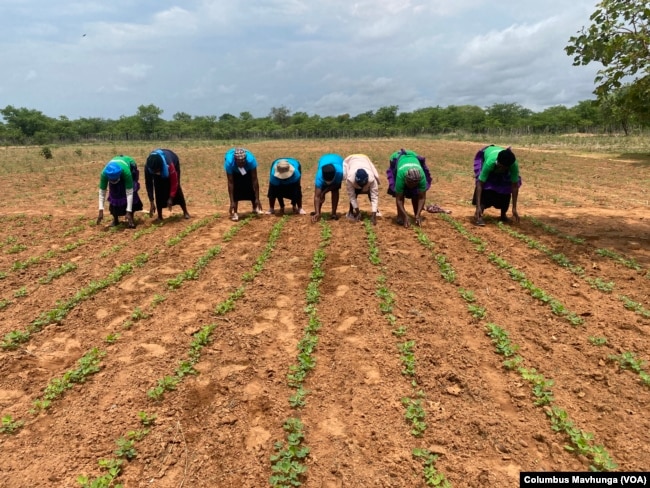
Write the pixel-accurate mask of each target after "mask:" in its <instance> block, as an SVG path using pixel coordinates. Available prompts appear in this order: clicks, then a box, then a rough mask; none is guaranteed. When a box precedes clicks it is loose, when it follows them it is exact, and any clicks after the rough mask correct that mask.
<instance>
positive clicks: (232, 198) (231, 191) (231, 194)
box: [228, 174, 235, 214]
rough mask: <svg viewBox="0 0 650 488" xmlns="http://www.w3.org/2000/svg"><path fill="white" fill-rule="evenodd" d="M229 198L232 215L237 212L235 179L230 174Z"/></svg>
mask: <svg viewBox="0 0 650 488" xmlns="http://www.w3.org/2000/svg"><path fill="white" fill-rule="evenodd" d="M228 197H229V198H230V213H231V214H232V213H233V212H234V211H235V178H234V177H233V176H232V175H231V174H228Z"/></svg>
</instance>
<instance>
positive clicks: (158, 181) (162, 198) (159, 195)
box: [152, 175, 185, 209]
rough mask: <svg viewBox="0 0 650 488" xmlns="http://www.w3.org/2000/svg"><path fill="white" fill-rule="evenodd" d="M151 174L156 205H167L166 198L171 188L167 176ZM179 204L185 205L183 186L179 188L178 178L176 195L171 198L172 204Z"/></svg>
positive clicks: (160, 207)
mask: <svg viewBox="0 0 650 488" xmlns="http://www.w3.org/2000/svg"><path fill="white" fill-rule="evenodd" d="M152 176H153V190H154V193H155V198H156V207H158V209H163V208H165V207H167V200H169V192H170V189H171V185H170V181H169V178H162V177H161V176H160V175H152ZM174 205H180V206H181V208H183V207H185V195H183V188H181V182H180V178H179V180H178V189H177V190H176V195H175V196H174V199H173V200H172V206H174Z"/></svg>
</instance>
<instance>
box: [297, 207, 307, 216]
mask: <svg viewBox="0 0 650 488" xmlns="http://www.w3.org/2000/svg"><path fill="white" fill-rule="evenodd" d="M298 215H307V212H305V210H304V209H302V208H301V209H300V210H298Z"/></svg>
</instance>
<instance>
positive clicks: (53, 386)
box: [33, 347, 106, 412]
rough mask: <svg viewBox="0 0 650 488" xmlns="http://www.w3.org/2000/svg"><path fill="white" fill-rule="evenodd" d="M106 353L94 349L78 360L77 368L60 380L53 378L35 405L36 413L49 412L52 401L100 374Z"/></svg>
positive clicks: (67, 372) (69, 371)
mask: <svg viewBox="0 0 650 488" xmlns="http://www.w3.org/2000/svg"><path fill="white" fill-rule="evenodd" d="M105 355H106V352H105V351H102V350H100V349H98V348H96V347H95V348H93V349H91V350H90V351H88V352H87V353H86V354H85V355H83V356H82V357H81V358H79V359H78V360H77V367H76V368H75V369H71V370H68V371H66V372H65V373H64V374H63V376H61V377H60V378H53V379H52V380H50V382H49V383H48V384H47V386H46V387H45V390H44V391H43V395H42V396H41V397H40V398H38V399H36V400H35V401H34V403H33V405H34V412H38V411H40V410H47V409H48V408H50V405H51V404H52V401H54V400H56V399H57V398H59V397H60V396H62V395H63V394H64V393H65V392H66V391H67V390H69V389H70V388H72V387H73V386H74V385H75V384H77V383H84V382H85V381H86V380H87V379H88V377H89V376H90V375H93V374H95V373H98V372H99V370H100V364H101V360H102V358H103V357H104V356H105Z"/></svg>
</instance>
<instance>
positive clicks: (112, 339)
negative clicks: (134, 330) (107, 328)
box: [104, 332, 120, 344]
mask: <svg viewBox="0 0 650 488" xmlns="http://www.w3.org/2000/svg"><path fill="white" fill-rule="evenodd" d="M119 338H120V334H118V333H117V332H111V333H110V334H108V335H107V336H106V337H104V342H106V343H107V344H115V343H116V342H117V341H118V340H119Z"/></svg>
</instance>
